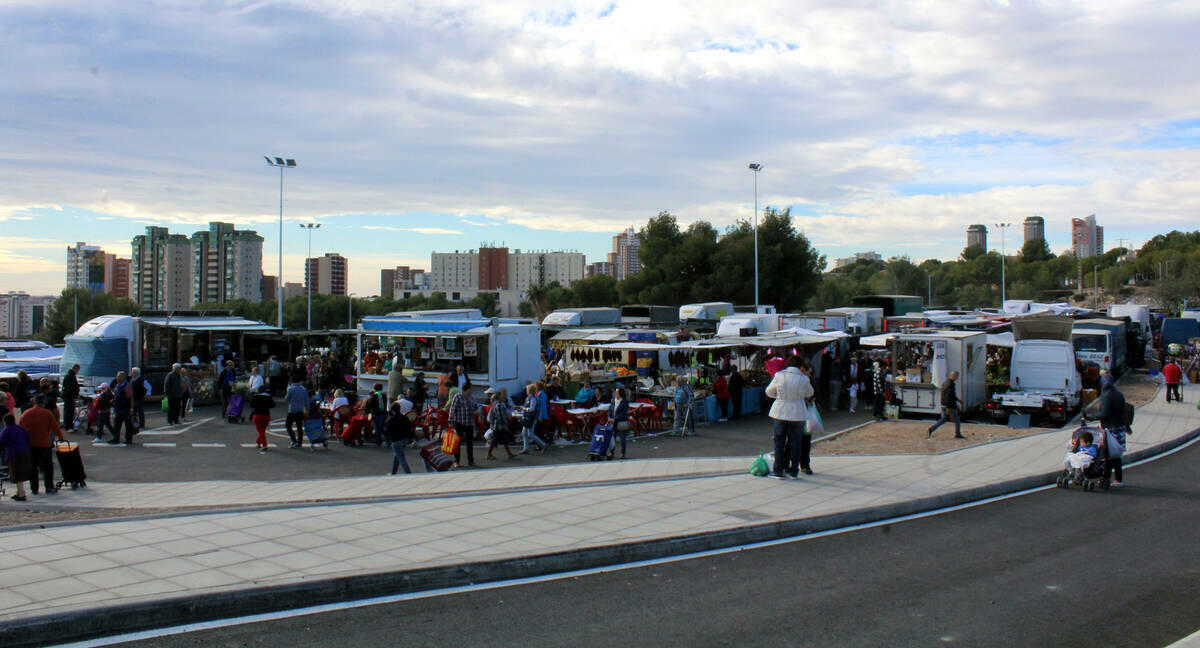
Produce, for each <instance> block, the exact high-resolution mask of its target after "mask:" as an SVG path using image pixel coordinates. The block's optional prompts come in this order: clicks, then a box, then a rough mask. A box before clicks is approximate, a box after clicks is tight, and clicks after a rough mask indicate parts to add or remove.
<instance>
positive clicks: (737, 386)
mask: <svg viewBox="0 0 1200 648" xmlns="http://www.w3.org/2000/svg"><path fill="white" fill-rule="evenodd" d="M745 388H746V379H745V378H743V377H742V372H740V371H738V368H737V367H733V368H732V369H731V370H730V372H729V401H730V402H731V403H733V411H732V412H730V414H729V420H731V421H733V420H736V419H739V418H741V417H742V390H743V389H745Z"/></svg>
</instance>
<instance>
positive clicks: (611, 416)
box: [608, 387, 633, 459]
mask: <svg viewBox="0 0 1200 648" xmlns="http://www.w3.org/2000/svg"><path fill="white" fill-rule="evenodd" d="M608 424H609V425H611V426H612V428H613V435H614V437H615V438H619V439H621V458H622V459H624V458H625V439H626V437H627V436H628V435H629V430H631V429H633V426H632V424H631V423H630V422H629V397H628V396H626V395H625V388H624V387H617V388H616V389H615V390H613V400H612V403H611V404H610V405H609V406H608ZM608 454H609V456H610V457H611V456H612V449H610V450H609V451H608Z"/></svg>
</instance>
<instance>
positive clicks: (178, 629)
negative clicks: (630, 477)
mask: <svg viewBox="0 0 1200 648" xmlns="http://www.w3.org/2000/svg"><path fill="white" fill-rule="evenodd" d="M1197 442H1200V437H1197V438H1195V439H1192V440H1191V441H1188V442H1187V443H1184V444H1182V445H1180V446H1178V447H1176V448H1173V449H1171V450H1168V451H1166V452H1163V453H1161V454H1158V455H1155V456H1153V457H1147V458H1145V459H1142V460H1141V461H1136V462H1134V463H1131V464H1126V465H1125V466H1124V467H1125V468H1131V467H1134V466H1140V465H1142V464H1145V463H1149V462H1151V461H1156V460H1158V459H1162V458H1163V457H1169V456H1171V455H1173V454H1175V453H1176V452H1179V451H1181V450H1184V449H1187V448H1190V447H1191V446H1192V445H1194V444H1196V443H1197ZM1053 488H1057V487H1056V486H1055V485H1054V484H1047V485H1045V486H1038V487H1036V488H1030V489H1027V490H1023V491H1018V492H1015V493H1009V494H1007V495H998V496H996V497H989V498H987V499H983V500H979V501H976V502H968V503H966V504H959V505H957V506H950V507H947V508H943V509H936V510H933V511H925V512H924V513H913V514H911V515H902V516H900V517H896V518H891V519H888V520H879V521H877V522H868V523H865V524H856V525H853V526H848V527H842V528H840V529H830V530H828V531H820V532H817V533H810V534H807V535H803V536H795V537H791V538H779V539H777V540H765V541H762V542H754V543H750V544H744V545H738V546H736V547H725V548H723V549H711V550H708V551H698V552H696V553H691V554H681V555H676V556H667V557H664V558H653V559H650V560H640V561H636V562H630V563H623V564H617V565H609V566H606V567H592V568H588V569H578V570H574V571H567V572H558V573H556V574H544V575H542V576H531V577H528V578H513V579H510V580H504V581H494V582H491V583H473V584H470V585H460V586H457V587H445V588H442V589H436V590H427V591H423V592H408V593H405V594H390V595H387V596H376V597H373V598H367V599H359V600H357V601H339V602H337V603H326V604H324V605H313V606H309V607H303V608H296V609H292V610H282V611H279V612H266V613H263V614H252V615H248V616H242V617H233V618H227V619H216V620H214V621H204V622H201V623H189V624H186V625H178V626H171V627H169V628H156V629H154V630H143V631H140V632H130V633H126V634H121V635H114V636H111V637H101V638H99V639H89V640H87V641H79V642H76V643H70V644H62V645H60V646H59V648H93V647H98V646H111V645H113V644H118V643H125V642H129V641H141V640H144V639H156V638H158V637H170V636H174V635H180V634H186V633H189V632H199V631H203V630H212V629H215V628H228V627H232V626H238V625H246V624H249V623H261V622H264V621H277V620H279V619H291V618H295V617H299V616H307V615H311V614H323V613H325V612H336V611H339V610H351V609H355V608H361V607H371V606H374V605H387V604H390V603H399V602H401V601H411V600H418V599H425V598H435V597H439V596H451V595H455V594H463V593H466V592H480V591H486V590H493V589H501V588H505V587H516V586H519V585H527V584H531V583H545V582H550V581H556V580H564V579H568V578H579V577H581V576H592V575H595V574H606V573H610V572H618V571H625V570H629V569H637V568H639V567H649V566H654V565H665V564H669V563H676V562H683V561H685V560H694V559H697V558H709V557H712V556H721V555H724V554H730V553H737V552H740V551H747V550H751V549H762V548H765V547H774V546H778V545H785V544H792V543H795V542H807V541H809V540H815V539H817V538H825V537H829V536H834V535H841V534H843V533H851V532H854V531H861V530H863V529H873V528H877V527H881V526H889V525H892V524H897V523H900V522H908V521H909V520H919V519H922V518H927V517H934V516H936V515H942V514H945V513H952V512H954V511H961V510H965V509H971V508H975V507H977V506H984V505H986V504H992V503H994V502H1001V501H1004V500H1009V499H1014V498H1017V497H1023V496H1025V495H1030V494H1033V493H1040V492H1042V491H1046V490H1050V489H1053ZM1197 634H1200V633H1197ZM1195 636H1196V635H1193V636H1192V637H1187V638H1185V639H1184V640H1183V641H1182V642H1180V644H1176V645H1181V646H1187V647H1188V648H1192V646H1193V645H1194V644H1192V643H1184V642H1188V641H1189V640H1192V639H1193V638H1194V637H1195ZM1168 648H1172V647H1168Z"/></svg>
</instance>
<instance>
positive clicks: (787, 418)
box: [767, 356, 814, 479]
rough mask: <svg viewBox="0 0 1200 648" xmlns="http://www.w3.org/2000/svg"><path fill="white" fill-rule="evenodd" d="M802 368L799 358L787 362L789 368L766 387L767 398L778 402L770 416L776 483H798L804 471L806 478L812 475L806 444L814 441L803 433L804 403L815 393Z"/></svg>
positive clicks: (775, 403) (780, 372)
mask: <svg viewBox="0 0 1200 648" xmlns="http://www.w3.org/2000/svg"><path fill="white" fill-rule="evenodd" d="M800 366H801V361H800V358H798V357H796V356H792V357H790V358H788V362H787V367H786V368H785V369H783V370H782V371H779V372H778V373H776V374H775V376H774V377H773V378H771V384H769V385H767V396H769V397H771V398H774V399H775V402H774V403H772V404H771V411H770V416H771V419H772V420H773V422H774V429H773V432H772V436H773V438H774V442H775V466H774V468H773V469H772V471H771V476H772V477H774V478H776V479H785V478H786V477H788V476H790V477H791V478H792V479H796V478H798V477H799V476H800V470H801V469H803V470H804V473H805V474H807V475H811V474H812V470H811V469H810V468H809V467H808V458H807V452H805V450H806V447H805V446H806V444H805V441H806V440H807V441H808V443H809V444H811V442H812V438H811V437H808V438H807V439H806V438H805V436H804V429H805V427H807V426H806V425H805V422H806V421H807V419H808V406H807V405H806V404H805V401H807V400H808V399H810V398H812V397H813V394H814V392H813V388H812V382H811V381H810V380H809V378H808V376H807V375H805V374H804V373H803V372H802V371H800ZM802 457H803V458H802Z"/></svg>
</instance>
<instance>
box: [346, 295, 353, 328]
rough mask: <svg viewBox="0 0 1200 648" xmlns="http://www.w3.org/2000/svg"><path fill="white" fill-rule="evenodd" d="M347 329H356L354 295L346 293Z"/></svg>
mask: <svg viewBox="0 0 1200 648" xmlns="http://www.w3.org/2000/svg"><path fill="white" fill-rule="evenodd" d="M346 321H347V322H348V324H347V325H346V328H354V293H346Z"/></svg>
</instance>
